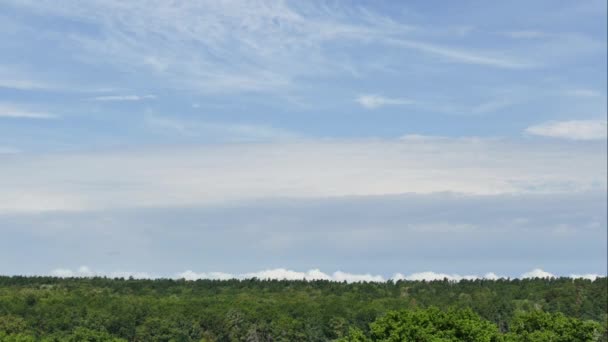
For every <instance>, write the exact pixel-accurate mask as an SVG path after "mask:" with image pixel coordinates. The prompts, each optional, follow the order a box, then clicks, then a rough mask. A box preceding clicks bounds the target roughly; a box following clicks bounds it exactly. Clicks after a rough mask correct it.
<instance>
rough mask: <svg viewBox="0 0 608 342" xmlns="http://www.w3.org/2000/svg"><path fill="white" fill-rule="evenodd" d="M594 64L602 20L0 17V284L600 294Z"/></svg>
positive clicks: (602, 269)
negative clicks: (519, 282) (156, 280)
mask: <svg viewBox="0 0 608 342" xmlns="http://www.w3.org/2000/svg"><path fill="white" fill-rule="evenodd" d="M606 49H607V46H606V2H605V1H579V2H567V1H560V2H555V1H534V2H529V1H509V2H500V3H498V2H493V3H491V4H490V3H488V2H484V1H461V2H433V1H410V2H402V1H336V2H333V1H332V2H317V1H311V2H302V1H297V2H296V1H293V2H290V1H247V2H239V1H220V2H217V1H208V2H206V1H189V2H183V3H179V2H177V3H173V2H168V1H140V0H135V1H129V2H126V3H125V2H122V1H111V0H106V1H90V2H87V3H86V4H82V2H79V1H71V0H60V1H26V0H20V1H12V0H5V1H0V52H1V53H0V189H2V191H0V233H1V234H2V236H3V238H2V239H0V260H3V261H4V262H2V263H0V273H6V274H59V275H70V274H72V275H74V274H75V275H90V274H109V275H111V274H121V275H123V274H136V275H140V276H144V275H145V276H179V275H187V276H188V277H189V278H197V277H227V276H229V275H230V276H232V275H234V276H239V277H245V276H246V275H265V276H267V275H272V276H278V277H280V276H291V277H300V276H302V275H303V274H304V275H306V276H308V277H328V278H331V279H348V280H353V279H379V278H378V277H382V279H388V278H390V277H397V278H399V277H405V278H407V277H410V278H412V279H413V278H416V277H426V278H432V277H434V276H437V274H440V275H441V276H445V275H449V276H451V277H454V279H458V278H459V277H462V276H465V275H471V276H483V275H484V274H487V273H493V274H494V275H499V276H511V277H515V276H522V275H523V274H524V273H525V272H528V271H530V270H535V271H534V272H536V273H534V274H545V273H542V272H551V274H555V275H571V274H605V273H606V267H607V265H606V252H607V250H606V249H607V247H606V230H607V224H606V204H607V200H606V139H607V138H606V135H607V125H606V115H607V106H606V103H607V98H606V93H607V85H606V73H607V70H606V61H607V54H606ZM24 253H25V254H27V255H28V258H27V259H24V258H23V255H24ZM316 269H319V270H320V271H319V272H324V273H322V275H319V274H321V273H315V272H316V271H315V272H313V273H298V272H308V271H309V270H316ZM541 270H542V271H541ZM186 271H187V272H189V273H184V272H186ZM262 271H264V272H270V273H255V272H262ZM213 272H216V273H213ZM217 272H220V273H217ZM290 272H291V273H290ZM334 272H341V273H334ZM424 272H426V273H424ZM539 272H541V273H539ZM332 277H333V278H332ZM357 277H364V278H357ZM365 277H367V278H365ZM370 277H371V278H370ZM374 277H375V278H374Z"/></svg>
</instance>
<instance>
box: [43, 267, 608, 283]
mask: <svg viewBox="0 0 608 342" xmlns="http://www.w3.org/2000/svg"><path fill="white" fill-rule="evenodd" d="M50 275H51V276H54V277H60V278H71V277H79V278H86V277H109V278H129V277H133V278H136V279H160V278H172V279H185V280H191V281H192V280H199V279H209V280H229V279H237V280H245V279H253V278H257V279H261V280H328V281H335V282H347V283H358V282H385V281H387V280H392V281H399V280H405V281H423V280H424V281H442V280H445V279H447V280H448V281H453V282H459V281H461V280H475V279H486V280H497V279H506V278H507V277H505V276H499V275H497V274H496V273H494V272H489V273H486V274H485V275H483V276H479V275H459V274H448V273H438V272H432V271H426V272H416V273H411V274H408V275H404V274H402V273H395V274H394V275H393V276H392V277H390V278H388V279H386V278H384V277H383V276H381V275H373V274H370V273H365V274H357V273H347V272H342V271H336V272H334V273H332V274H328V273H324V272H322V271H321V270H319V269H318V268H315V269H311V270H308V271H304V272H300V271H294V270H290V269H286V268H274V269H266V270H262V271H258V272H248V273H236V274H233V273H225V272H201V273H197V272H194V271H192V270H187V271H184V272H180V273H177V274H175V275H174V276H171V277H162V276H157V275H151V274H149V273H145V272H125V271H118V272H103V271H94V270H92V269H91V268H89V267H88V266H80V267H79V268H78V269H76V270H72V269H68V268H57V269H54V270H52V271H51V272H50ZM555 277H556V276H555V275H554V274H552V273H549V272H545V271H543V270H541V269H534V270H532V271H530V272H526V273H523V274H522V275H521V276H520V277H519V278H521V279H526V278H555ZM569 277H570V278H573V279H576V278H582V279H590V280H595V279H596V278H598V277H602V275H599V274H582V275H576V274H572V275H570V276H569Z"/></svg>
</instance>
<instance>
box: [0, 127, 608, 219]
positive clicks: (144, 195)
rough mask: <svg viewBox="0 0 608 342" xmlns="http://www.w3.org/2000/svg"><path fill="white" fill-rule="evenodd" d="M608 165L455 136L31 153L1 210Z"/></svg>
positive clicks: (584, 177)
mask: <svg viewBox="0 0 608 342" xmlns="http://www.w3.org/2000/svg"><path fill="white" fill-rule="evenodd" d="M246 131H247V130H246ZM239 133H243V132H239ZM256 134H257V133H256ZM573 164H575V165H577V167H576V168H573V167H571V166H572V165H573ZM39 170H46V172H44V173H41V172H39ZM605 174H606V153H605V146H604V145H599V144H594V143H587V144H569V143H565V142H564V143H561V144H552V145H547V144H535V143H529V144H526V145H520V144H517V143H510V142H507V141H493V140H483V139H453V138H445V139H431V140H428V139H422V140H420V139H405V140H399V141H387V140H359V141H324V140H319V141H311V140H297V141H291V142H275V143H249V144H225V145H207V146H205V147H197V148H192V147H177V148H163V149H143V150H129V151H119V150H115V151H97V152H95V153H82V154H78V153H76V154H52V155H23V156H20V157H19V158H16V159H15V160H12V161H11V163H8V164H7V165H3V167H2V168H0V188H1V189H3V191H2V192H0V212H14V211H18V212H23V211H41V210H42V211H44V210H87V209H90V210H96V209H110V208H130V207H134V206H137V207H159V206H160V207H167V206H168V207H173V206H183V205H185V206H190V205H202V204H210V203H225V202H228V201H242V200H254V199H265V198H266V199H269V198H313V197H337V196H349V195H350V196H369V195H389V194H403V193H419V194H429V193H434V192H455V193H465V194H478V195H490V194H504V193H551V192H564V191H566V192H573V191H586V190H592V189H598V190H600V189H605V188H606V177H605ZM444 228H446V229H447V228H449V229H453V228H454V227H444ZM462 228H467V227H459V228H458V229H462Z"/></svg>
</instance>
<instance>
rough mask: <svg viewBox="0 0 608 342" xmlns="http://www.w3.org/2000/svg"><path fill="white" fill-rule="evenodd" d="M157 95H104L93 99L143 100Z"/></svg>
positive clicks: (151, 98)
mask: <svg viewBox="0 0 608 342" xmlns="http://www.w3.org/2000/svg"><path fill="white" fill-rule="evenodd" d="M155 98H156V95H103V96H96V97H93V98H91V100H93V101H143V100H153V99H155Z"/></svg>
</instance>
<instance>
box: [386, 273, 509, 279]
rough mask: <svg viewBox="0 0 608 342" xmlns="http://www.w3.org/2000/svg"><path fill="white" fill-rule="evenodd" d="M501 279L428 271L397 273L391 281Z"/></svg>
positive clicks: (491, 274) (490, 274) (493, 275)
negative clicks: (407, 273)
mask: <svg viewBox="0 0 608 342" xmlns="http://www.w3.org/2000/svg"><path fill="white" fill-rule="evenodd" d="M499 278H503V277H499V276H497V275H496V274H494V273H487V274H486V275H485V276H483V277H480V276H477V275H460V274H447V273H436V272H431V271H427V272H418V273H412V274H410V275H403V274H401V273H396V274H395V275H394V276H393V277H392V278H391V279H394V280H412V281H420V280H426V281H433V280H443V279H447V280H449V281H461V280H474V279H490V280H496V279H499Z"/></svg>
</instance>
